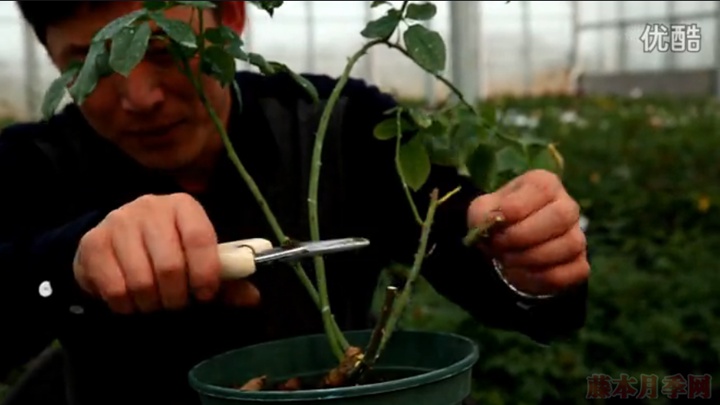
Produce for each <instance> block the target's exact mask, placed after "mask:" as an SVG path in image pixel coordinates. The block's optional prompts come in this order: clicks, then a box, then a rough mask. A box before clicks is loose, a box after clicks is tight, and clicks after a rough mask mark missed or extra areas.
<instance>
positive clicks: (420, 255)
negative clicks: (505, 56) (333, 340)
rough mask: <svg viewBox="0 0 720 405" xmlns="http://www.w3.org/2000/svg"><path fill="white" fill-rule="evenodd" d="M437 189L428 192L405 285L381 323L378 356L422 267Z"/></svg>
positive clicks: (437, 198)
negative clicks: (427, 201) (417, 243)
mask: <svg viewBox="0 0 720 405" xmlns="http://www.w3.org/2000/svg"><path fill="white" fill-rule="evenodd" d="M438 193H439V191H438V189H434V190H433V191H432V193H431V194H430V206H429V207H428V210H427V215H426V216H425V222H424V223H423V226H422V232H421V235H420V245H419V246H418V250H417V252H416V253H415V260H414V262H413V266H412V268H411V269H410V274H409V276H408V278H407V280H406V281H405V286H404V287H403V290H402V292H401V293H400V297H399V298H398V300H397V302H396V303H395V305H394V307H393V310H392V313H391V314H390V316H389V317H388V319H387V324H385V325H383V326H382V327H383V329H384V331H385V333H384V334H383V337H382V340H381V342H380V348H379V350H378V354H377V355H378V356H379V355H380V354H382V351H383V350H384V349H385V346H386V345H387V342H388V341H389V340H390V337H391V336H392V334H393V333H394V331H395V328H396V326H397V323H398V321H399V320H400V317H401V316H402V314H403V311H404V310H405V306H406V305H407V304H408V302H409V301H410V295H411V294H412V288H413V286H414V284H415V280H416V279H417V277H418V275H419V274H420V269H421V268H422V264H423V261H424V260H425V256H426V253H427V246H428V241H429V239H430V230H431V228H432V223H433V220H434V219H435V212H436V210H437V206H438V202H439V196H438Z"/></svg>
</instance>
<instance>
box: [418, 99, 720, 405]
mask: <svg viewBox="0 0 720 405" xmlns="http://www.w3.org/2000/svg"><path fill="white" fill-rule="evenodd" d="M485 108H486V109H487V108H497V109H498V112H500V113H501V115H502V116H503V118H502V119H501V120H500V122H502V123H503V125H504V129H503V130H506V131H512V132H517V133H520V134H525V135H526V136H536V137H540V138H544V139H549V140H553V141H554V142H556V143H557V144H558V148H559V150H560V152H561V153H562V154H563V156H564V159H565V171H564V175H563V181H564V183H565V185H566V187H567V188H568V190H569V191H570V193H571V194H572V195H573V196H574V197H575V198H576V199H578V200H579V201H580V202H581V205H582V207H583V214H584V215H585V216H586V217H588V218H589V219H590V229H589V233H588V239H589V246H590V249H591V260H592V276H591V288H590V301H589V311H588V321H587V325H586V327H585V328H584V329H583V330H581V331H580V332H579V333H578V334H577V336H576V337H575V338H573V339H571V340H570V341H564V342H558V343H555V344H553V345H551V346H550V347H547V348H546V347H540V346H538V345H536V344H534V343H532V342H531V341H529V340H528V339H527V338H525V337H523V336H521V335H518V334H516V333H511V332H505V331H496V330H490V329H488V328H485V327H483V326H482V325H478V324H477V323H476V322H474V321H472V320H470V319H468V317H467V315H466V314H465V313H464V312H463V311H462V310H460V309H458V308H457V307H455V306H453V305H452V304H449V303H448V302H447V301H445V300H444V299H443V298H441V297H439V296H437V295H436V294H435V293H434V292H433V291H432V289H431V288H430V287H429V286H428V285H427V284H422V290H421V291H422V292H419V293H420V294H421V296H419V297H418V298H416V299H415V303H414V308H412V309H411V310H410V311H408V317H407V318H406V320H405V324H404V326H405V327H411V328H422V329H438V330H454V331H456V332H458V333H460V334H463V335H466V336H470V337H472V338H474V339H476V340H477V341H478V343H479V344H480V348H481V356H480V361H479V362H478V363H477V366H476V368H475V370H474V378H475V385H476V387H475V396H476V398H477V399H478V400H479V402H480V403H482V404H487V405H500V404H513V405H523V404H586V403H598V404H600V403H606V402H608V400H605V401H603V400H595V402H593V400H588V399H586V395H587V394H588V382H587V378H588V377H591V376H592V375H593V374H597V375H600V374H603V375H608V376H610V377H612V378H619V377H620V375H621V373H625V374H628V375H629V376H630V377H635V378H637V379H638V380H640V378H641V375H642V374H645V375H655V376H657V377H658V379H659V381H658V386H657V390H656V391H655V392H657V395H658V399H656V400H650V401H648V402H647V403H653V404H656V403H663V400H665V401H667V397H666V396H665V395H664V394H663V392H662V388H663V382H662V379H663V378H664V377H666V376H670V375H674V374H676V373H680V374H683V375H684V376H685V377H688V375H689V374H699V375H702V374H710V375H711V376H712V377H715V378H716V379H715V380H714V381H712V387H713V388H714V392H713V394H714V395H713V397H718V396H719V395H720V390H719V388H720V300H718V299H717V297H718V296H719V293H720V272H718V267H717V257H716V256H715V255H716V252H717V251H718V250H717V249H718V247H720V209H719V208H720V152H719V151H720V133H719V132H720V126H718V123H720V121H719V119H720V118H718V117H720V114H719V113H720V106H719V105H718V103H717V102H715V101H711V100H651V99H637V100H632V99H615V98H564V97H561V98H539V99H502V100H494V101H491V102H487V103H486V104H485ZM634 388H636V389H639V388H640V383H639V381H638V383H637V384H635V385H634ZM690 392H692V391H690ZM680 397H681V398H682V397H683V396H682V395H681V396H680ZM617 398H618V397H615V399H616V400H617ZM638 402H642V401H638Z"/></svg>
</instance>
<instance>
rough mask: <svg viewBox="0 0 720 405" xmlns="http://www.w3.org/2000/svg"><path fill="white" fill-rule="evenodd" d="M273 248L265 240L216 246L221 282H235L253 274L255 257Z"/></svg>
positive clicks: (246, 240)
mask: <svg viewBox="0 0 720 405" xmlns="http://www.w3.org/2000/svg"><path fill="white" fill-rule="evenodd" d="M272 248H273V245H272V242H270V241H269V240H267V239H261V238H254V239H243V240H237V241H234V242H226V243H221V244H219V245H218V252H219V253H220V264H221V265H222V270H221V273H220V278H221V279H223V280H237V279H241V278H245V277H248V276H250V275H252V274H253V273H255V270H256V268H255V255H256V254H259V253H262V252H265V251H267V250H270V249H272Z"/></svg>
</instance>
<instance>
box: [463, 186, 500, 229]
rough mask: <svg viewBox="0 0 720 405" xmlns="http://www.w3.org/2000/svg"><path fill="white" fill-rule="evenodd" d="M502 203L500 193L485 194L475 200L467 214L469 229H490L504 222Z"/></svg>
mask: <svg viewBox="0 0 720 405" xmlns="http://www.w3.org/2000/svg"><path fill="white" fill-rule="evenodd" d="M500 203H501V195H500V193H499V192H494V193H489V194H485V195H482V196H480V197H478V198H476V199H475V200H473V202H472V203H470V208H469V209H468V214H467V224H468V228H470V229H472V228H482V229H488V228H490V227H492V226H493V225H495V224H496V223H498V222H502V221H504V220H505V218H504V217H503V215H502V211H501V209H500Z"/></svg>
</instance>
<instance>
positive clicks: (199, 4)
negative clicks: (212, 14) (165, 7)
mask: <svg viewBox="0 0 720 405" xmlns="http://www.w3.org/2000/svg"><path fill="white" fill-rule="evenodd" d="M172 3H175V4H177V5H179V6H190V7H194V8H197V9H200V10H206V9H211V8H217V5H215V3H213V2H212V1H173V2H172Z"/></svg>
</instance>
